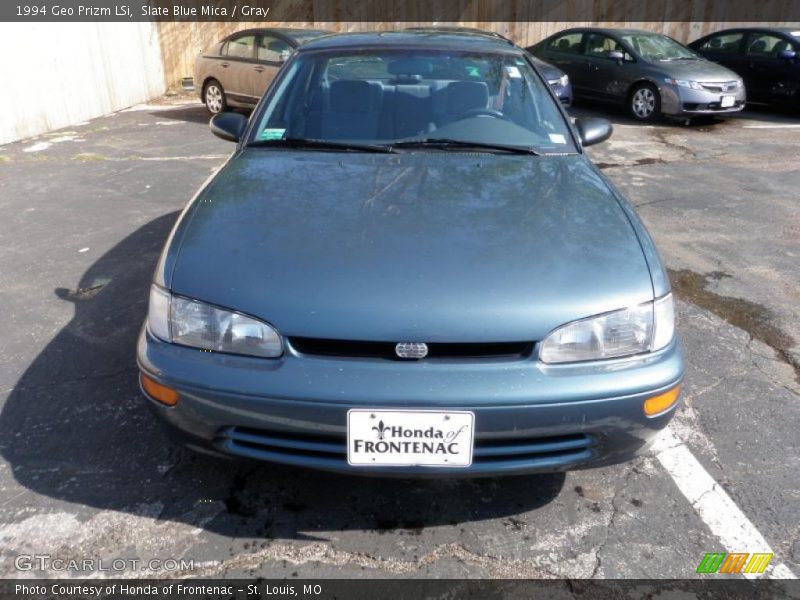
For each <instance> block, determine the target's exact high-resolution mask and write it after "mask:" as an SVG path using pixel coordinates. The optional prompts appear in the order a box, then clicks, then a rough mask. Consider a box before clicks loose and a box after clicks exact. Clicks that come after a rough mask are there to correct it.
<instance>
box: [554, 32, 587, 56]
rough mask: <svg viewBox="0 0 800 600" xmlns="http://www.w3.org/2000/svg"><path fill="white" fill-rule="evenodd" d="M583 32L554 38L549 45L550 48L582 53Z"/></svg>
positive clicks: (570, 52) (558, 50) (557, 50)
mask: <svg viewBox="0 0 800 600" xmlns="http://www.w3.org/2000/svg"><path fill="white" fill-rule="evenodd" d="M582 38H583V34H582V33H568V34H567V35H562V36H560V37H557V38H555V39H553V40H552V41H551V42H550V43H549V44H548V45H547V48H548V49H549V50H555V51H556V52H566V53H569V54H580V52H581V39H582Z"/></svg>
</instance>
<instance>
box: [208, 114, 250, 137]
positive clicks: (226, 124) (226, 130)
mask: <svg viewBox="0 0 800 600" xmlns="http://www.w3.org/2000/svg"><path fill="white" fill-rule="evenodd" d="M208 126H209V127H211V133H213V134H214V135H215V136H217V137H218V138H222V139H223V140H225V141H226V142H238V141H239V139H240V138H241V137H242V134H243V133H244V130H245V128H246V127H247V119H246V118H245V117H244V116H242V115H240V114H239V113H233V112H223V113H219V114H218V115H214V116H213V117H211V121H210V122H209V123H208Z"/></svg>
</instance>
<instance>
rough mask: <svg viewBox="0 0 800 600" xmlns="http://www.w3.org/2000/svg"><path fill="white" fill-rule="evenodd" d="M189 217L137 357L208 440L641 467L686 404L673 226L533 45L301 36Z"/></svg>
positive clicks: (313, 452) (249, 451) (440, 460)
mask: <svg viewBox="0 0 800 600" xmlns="http://www.w3.org/2000/svg"><path fill="white" fill-rule="evenodd" d="M278 77H279V78H278V79H277V80H276V81H275V83H274V84H273V85H272V86H271V87H270V89H269V91H268V92H267V94H266V96H265V97H264V98H263V100H262V101H261V102H260V103H259V105H258V107H257V108H256V110H255V112H254V113H253V114H252V115H251V117H250V118H249V119H247V118H246V117H245V116H243V115H241V114H239V113H222V114H219V115H215V116H214V117H213V118H212V119H211V128H212V131H213V132H214V133H215V134H216V135H218V136H219V137H221V138H223V139H226V140H229V141H232V142H236V144H237V145H236V148H235V150H234V152H233V153H232V155H231V157H230V158H229V160H228V161H227V162H226V164H225V165H223V166H222V168H221V169H220V170H219V171H218V172H217V173H216V175H215V176H214V177H213V179H211V180H210V181H209V182H208V183H207V185H205V186H204V187H203V189H201V190H200V191H199V192H198V194H197V195H196V196H195V198H194V200H193V201H192V202H191V203H190V205H189V206H188V207H187V208H186V209H185V210H184V212H183V213H182V215H181V217H180V218H179V220H178V222H177V223H176V225H175V228H174V229H173V231H172V233H171V235H170V238H169V240H168V241H167V243H166V246H165V248H164V251H163V253H162V256H161V259H160V261H159V264H158V267H157V269H156V272H155V274H154V280H153V282H152V287H151V290H150V306H149V312H148V316H147V320H146V324H145V327H144V328H143V329H142V332H141V335H140V337H139V342H138V349H137V360H138V365H139V368H140V370H141V385H142V390H143V392H144V394H145V395H146V397H147V398H148V399H149V405H150V407H151V408H152V409H153V411H154V412H155V414H156V415H157V416H158V418H159V419H160V420H161V421H162V422H163V423H164V424H165V425H167V427H168V430H169V431H171V432H173V434H174V435H175V436H176V437H177V438H178V439H179V440H181V441H182V442H183V443H184V444H186V445H187V446H188V447H190V448H193V449H196V450H200V451H205V452H210V453H214V454H217V455H224V456H229V457H239V458H250V459H258V460H265V461H271V462H277V463H285V464H291V465H299V466H305V467H314V468H319V469H328V470H332V471H341V472H347V473H351V474H368V475H398V476H413V477H417V476H428V477H444V476H480V475H483V476H486V475H501V474H519V473H531V472H539V471H553V470H565V469H577V468H586V467H596V466H601V465H607V464H612V463H618V462H621V461H625V460H629V459H631V458H633V457H634V456H636V455H637V454H639V453H641V452H643V451H645V450H646V448H647V445H648V442H649V441H650V440H652V439H653V438H654V437H655V436H656V434H657V432H658V431H659V430H660V429H662V428H664V427H665V426H666V425H667V423H668V422H669V421H670V419H671V418H672V416H673V415H674V414H675V411H676V409H677V407H678V405H679V398H680V395H679V389H680V388H679V386H680V382H681V379H682V376H683V358H682V351H681V346H680V343H679V341H678V339H677V335H676V333H675V328H674V317H673V300H672V295H671V293H670V288H669V280H668V278H667V275H666V272H665V270H664V267H663V265H662V263H661V261H660V259H659V257H658V252H657V251H656V249H655V247H654V245H653V241H652V239H651V237H650V235H649V234H648V233H647V230H646V229H645V227H644V225H643V224H642V222H641V220H640V219H639V218H638V216H637V215H636V213H635V211H634V209H633V208H632V207H631V206H630V204H629V203H628V202H627V201H626V200H625V199H624V198H623V197H622V196H621V194H620V193H619V192H618V191H617V190H616V189H615V188H614V187H613V185H612V184H611V183H610V182H609V181H608V180H607V179H606V178H605V177H604V176H603V174H602V173H601V172H600V171H599V170H598V169H597V168H596V167H595V166H594V165H593V164H592V163H591V161H590V160H589V158H588V157H587V155H586V154H585V153H584V150H583V148H584V146H588V145H590V144H595V143H598V142H601V141H603V140H605V139H607V138H608V137H609V136H610V135H611V131H612V129H611V124H610V123H609V122H608V121H607V120H605V119H596V118H588V119H586V118H578V119H576V120H575V122H574V124H573V123H572V122H571V121H570V120H569V119H568V118H567V117H566V115H565V114H564V111H563V109H562V107H561V106H560V105H559V104H558V100H557V99H556V98H555V97H554V96H553V94H552V92H551V90H549V89H548V86H547V84H546V83H545V82H544V81H543V80H542V78H541V77H540V76H539V75H538V74H537V73H536V71H535V70H534V68H533V66H532V64H531V62H530V60H529V58H528V55H527V53H525V52H524V51H523V50H522V49H521V48H518V47H516V46H513V45H510V44H507V43H505V42H502V41H499V40H495V39H492V38H490V37H488V36H467V35H455V34H452V35H445V34H442V35H436V36H431V35H423V34H421V33H414V32H394V33H388V32H385V33H358V34H356V33H352V34H344V35H334V36H327V37H325V38H321V39H318V40H314V41H312V42H309V43H308V44H305V45H303V46H302V47H300V48H299V49H298V50H297V52H295V53H294V54H293V55H292V57H291V58H290V59H289V61H288V62H287V64H286V65H285V66H284V68H283V69H282V70H281V73H280V75H279V76H278Z"/></svg>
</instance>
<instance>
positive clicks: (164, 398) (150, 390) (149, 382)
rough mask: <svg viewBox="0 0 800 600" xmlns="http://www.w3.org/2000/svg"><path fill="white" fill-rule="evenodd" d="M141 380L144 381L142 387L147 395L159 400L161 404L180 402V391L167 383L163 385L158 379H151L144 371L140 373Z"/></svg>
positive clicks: (170, 404) (171, 404)
mask: <svg viewBox="0 0 800 600" xmlns="http://www.w3.org/2000/svg"><path fill="white" fill-rule="evenodd" d="M139 381H141V382H142V388H143V389H144V391H145V392H147V395H148V396H150V397H151V398H152V399H153V400H158V401H159V402H161V404H166V405H167V406H175V405H176V404H177V403H178V398H179V396H178V392H176V391H175V390H173V389H172V388H168V387H167V386H165V385H161V384H160V383H158V382H157V381H155V380H153V379H150V378H149V377H148V376H147V375H145V374H144V373H139Z"/></svg>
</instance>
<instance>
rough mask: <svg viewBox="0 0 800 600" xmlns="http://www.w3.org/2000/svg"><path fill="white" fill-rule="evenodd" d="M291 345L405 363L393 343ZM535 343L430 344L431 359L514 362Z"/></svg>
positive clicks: (308, 341) (300, 341) (294, 341)
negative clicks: (507, 360) (505, 360)
mask: <svg viewBox="0 0 800 600" xmlns="http://www.w3.org/2000/svg"><path fill="white" fill-rule="evenodd" d="M289 343H290V344H291V345H292V347H293V348H294V349H295V350H296V351H297V352H299V353H300V354H309V355H314V356H338V357H342V358H382V359H387V360H405V359H401V358H398V357H397V354H396V353H395V343H394V342H361V341H351V340H326V339H319V338H305V337H293V338H289ZM533 346H534V343H533V342H497V343H486V344H484V343H471V344H449V343H442V344H438V343H433V344H428V354H427V356H426V357H425V358H424V359H422V360H428V359H470V358H472V359H480V358H484V359H514V358H525V357H527V356H530V354H531V352H533Z"/></svg>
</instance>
